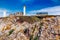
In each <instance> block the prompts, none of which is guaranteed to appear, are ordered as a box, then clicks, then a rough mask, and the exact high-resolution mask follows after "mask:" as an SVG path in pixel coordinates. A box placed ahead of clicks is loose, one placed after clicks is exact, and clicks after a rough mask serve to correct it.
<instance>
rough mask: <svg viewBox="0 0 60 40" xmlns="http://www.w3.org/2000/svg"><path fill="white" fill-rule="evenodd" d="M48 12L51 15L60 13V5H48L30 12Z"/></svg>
mask: <svg viewBox="0 0 60 40" xmlns="http://www.w3.org/2000/svg"><path fill="white" fill-rule="evenodd" d="M37 12H48V14H49V15H60V6H54V7H48V8H44V9H41V10H34V11H30V12H29V13H37Z"/></svg>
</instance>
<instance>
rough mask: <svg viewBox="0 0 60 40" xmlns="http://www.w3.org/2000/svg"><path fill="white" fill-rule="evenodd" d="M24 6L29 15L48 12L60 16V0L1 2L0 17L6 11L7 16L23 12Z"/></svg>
mask: <svg viewBox="0 0 60 40" xmlns="http://www.w3.org/2000/svg"><path fill="white" fill-rule="evenodd" d="M24 5H26V13H27V15H32V14H35V13H36V12H48V13H49V14H50V15H57V14H58V15H59V14H60V0H0V16H1V15H2V12H3V11H6V12H7V15H8V14H10V13H14V12H23V6H24ZM49 9H50V10H49Z"/></svg>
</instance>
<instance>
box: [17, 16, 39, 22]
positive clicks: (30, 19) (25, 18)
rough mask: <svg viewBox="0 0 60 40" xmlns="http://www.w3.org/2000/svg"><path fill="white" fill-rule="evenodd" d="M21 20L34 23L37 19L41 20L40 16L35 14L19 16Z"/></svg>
mask: <svg viewBox="0 0 60 40" xmlns="http://www.w3.org/2000/svg"><path fill="white" fill-rule="evenodd" d="M19 18H20V19H19V20H17V21H19V22H21V23H22V22H23V21H26V22H28V23H34V22H37V21H40V19H39V18H37V17H35V16H19Z"/></svg>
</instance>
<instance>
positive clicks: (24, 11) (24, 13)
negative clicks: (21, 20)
mask: <svg viewBox="0 0 60 40" xmlns="http://www.w3.org/2000/svg"><path fill="white" fill-rule="evenodd" d="M23 15H24V16H25V15H26V6H25V5H24V7H23Z"/></svg>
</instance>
